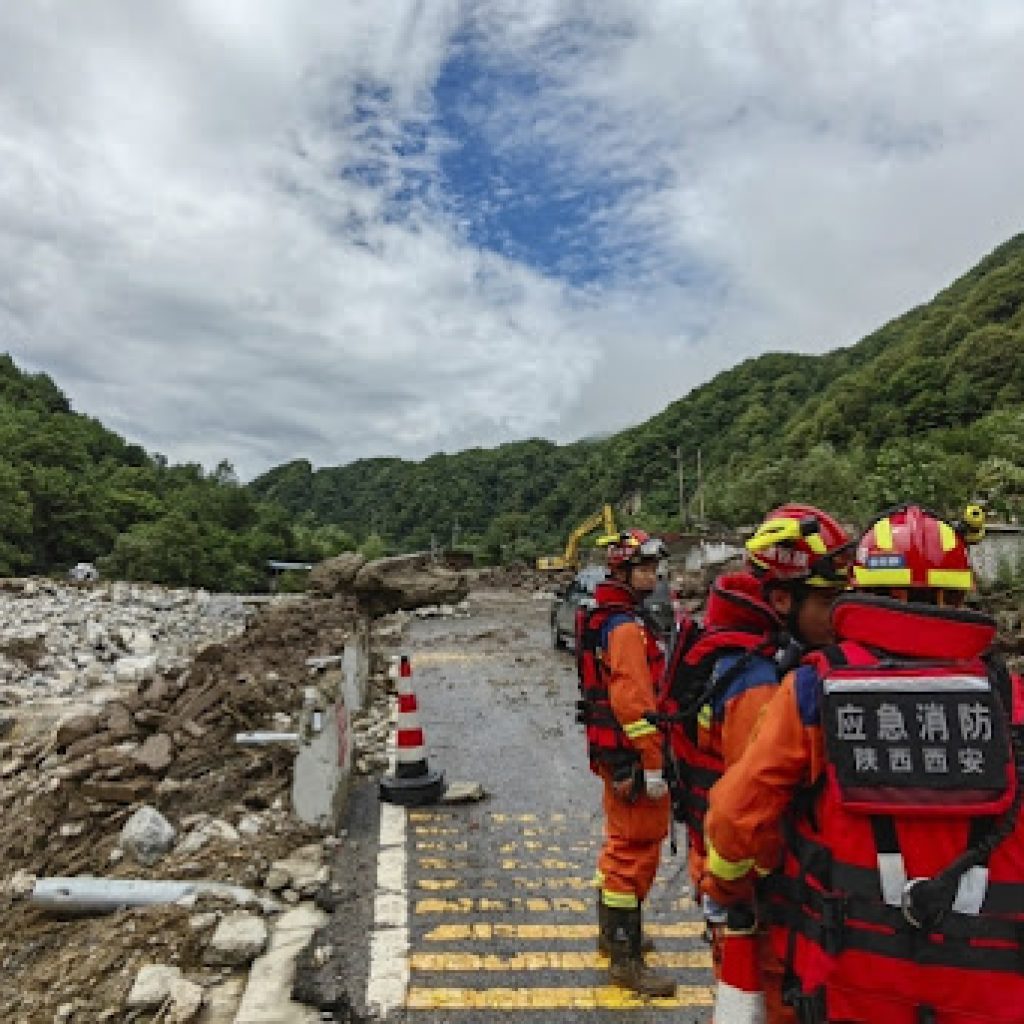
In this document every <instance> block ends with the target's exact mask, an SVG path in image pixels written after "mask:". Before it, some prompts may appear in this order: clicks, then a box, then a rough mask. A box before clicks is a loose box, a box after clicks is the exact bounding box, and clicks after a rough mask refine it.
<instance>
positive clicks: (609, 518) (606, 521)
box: [537, 505, 618, 570]
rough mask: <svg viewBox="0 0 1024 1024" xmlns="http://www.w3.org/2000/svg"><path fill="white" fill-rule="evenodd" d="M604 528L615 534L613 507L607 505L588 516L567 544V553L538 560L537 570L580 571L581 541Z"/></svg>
mask: <svg viewBox="0 0 1024 1024" xmlns="http://www.w3.org/2000/svg"><path fill="white" fill-rule="evenodd" d="M599 526H603V527H604V532H605V534H615V533H618V530H617V529H616V528H615V513H614V512H613V511H612V507H611V505H605V506H604V508H603V509H602V510H601V511H600V512H595V513H594V514H593V515H592V516H587V518H586V519H584V520H583V522H582V523H580V524H579V525H578V526H577V527H575V528H574V529H573V531H572V533H570V534H569V539H568V540H567V541H566V543H565V551H564V552H562V554H560V555H542V556H541V557H540V558H538V559H537V568H538V569H544V570H559V569H578V568H579V567H580V541H581V540H583V538H584V537H586V535H587V534H588V533H590V532H591V531H592V530H596V529H597V528H598V527H599Z"/></svg>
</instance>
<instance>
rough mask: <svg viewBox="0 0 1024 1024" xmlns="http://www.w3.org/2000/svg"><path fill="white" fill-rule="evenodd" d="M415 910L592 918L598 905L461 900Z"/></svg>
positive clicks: (566, 900)
mask: <svg viewBox="0 0 1024 1024" xmlns="http://www.w3.org/2000/svg"><path fill="white" fill-rule="evenodd" d="M414 909H415V912H416V913H417V914H474V913H482V914H494V913H501V912H504V911H510V910H511V911H523V910H525V911H529V912H530V913H531V914H544V913H548V912H549V911H552V910H561V911H565V912H567V913H570V914H589V913H592V912H593V910H594V901H593V900H580V899H573V898H572V897H570V896H555V897H553V898H552V899H546V898H545V897H543V896H528V897H526V899H521V898H519V897H515V896H514V897H512V898H511V899H504V900H495V899H489V898H487V897H486V896H481V897H478V898H473V897H470V896H460V897H458V898H457V899H423V900H417V901H416V906H415V908H414Z"/></svg>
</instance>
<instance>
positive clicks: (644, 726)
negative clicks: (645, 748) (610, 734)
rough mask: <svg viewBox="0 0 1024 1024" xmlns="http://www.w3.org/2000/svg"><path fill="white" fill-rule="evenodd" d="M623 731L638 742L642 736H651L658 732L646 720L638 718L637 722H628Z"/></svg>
mask: <svg viewBox="0 0 1024 1024" xmlns="http://www.w3.org/2000/svg"><path fill="white" fill-rule="evenodd" d="M622 731H623V732H624V733H625V734H626V735H627V736H628V737H629V738H630V739H631V740H638V739H640V737H641V736H650V735H652V734H653V733H656V732H657V731H658V729H657V727H656V726H653V725H651V723H650V722H648V721H647V719H646V718H638V719H637V720H636V721H635V722H627V723H626V724H625V725H624V726H623V727H622Z"/></svg>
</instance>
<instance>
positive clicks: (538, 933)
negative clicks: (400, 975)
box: [424, 921, 704, 942]
mask: <svg viewBox="0 0 1024 1024" xmlns="http://www.w3.org/2000/svg"><path fill="white" fill-rule="evenodd" d="M644 930H645V931H647V932H648V933H649V934H650V935H651V936H653V937H654V938H656V939H657V938H662V939H694V938H699V937H700V936H701V935H703V934H704V922H703V921H679V922H677V923H676V924H656V923H651V924H646V925H644ZM596 937H597V925H596V924H491V923H488V922H476V923H474V924H439V925H437V927H435V928H432V929H431V930H430V931H429V932H427V934H426V935H425V936H424V938H425V939H426V941H427V942H460V941H463V940H466V939H594V938H596Z"/></svg>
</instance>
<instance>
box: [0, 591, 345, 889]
mask: <svg viewBox="0 0 1024 1024" xmlns="http://www.w3.org/2000/svg"><path fill="white" fill-rule="evenodd" d="M353 615H354V610H353V605H352V602H351V601H347V600H345V599H343V598H334V599H332V600H330V601H317V602H302V603H299V604H291V605H283V606H280V607H273V606H272V607H270V608H269V609H267V610H266V611H265V612H263V613H261V614H260V615H259V616H258V617H257V618H256V619H255V620H254V622H253V624H252V626H251V627H250V629H249V630H247V631H246V632H245V633H243V634H242V635H241V636H239V637H237V638H235V639H234V640H230V641H227V642H224V643H215V644H209V645H207V646H206V647H205V648H204V649H203V650H201V651H200V652H199V654H198V655H197V656H196V657H195V659H194V661H193V662H192V664H191V666H190V667H189V668H188V669H187V670H185V671H183V672H181V673H180V674H178V675H176V676H160V677H157V678H156V679H153V680H150V681H148V682H143V683H139V684H137V685H136V686H135V687H133V688H132V689H131V690H130V691H128V692H126V693H124V694H123V695H122V696H120V697H119V698H118V699H117V700H114V701H111V702H109V703H108V704H106V705H105V706H103V707H102V708H99V709H96V710H94V711H89V712H86V713H83V714H78V715H75V716H74V717H72V718H70V719H68V720H65V721H64V722H62V723H61V724H60V725H59V727H58V728H57V729H56V730H55V731H54V732H53V733H52V734H50V735H48V736H44V737H41V738H38V739H33V740H28V741H23V742H18V741H0V780H3V783H4V785H3V788H2V790H0V863H4V864H6V865H9V867H10V869H11V870H13V869H15V868H18V867H26V868H30V869H32V870H34V871H36V873H47V874H73V873H76V872H97V871H101V870H102V869H103V868H104V867H105V866H106V864H107V862H108V858H109V856H110V853H111V850H112V848H113V845H114V842H113V840H114V836H113V831H114V830H117V829H119V828H120V827H121V825H122V824H123V823H124V821H125V820H127V818H128V817H129V816H130V814H131V813H133V811H134V810H135V809H137V808H138V806H139V805H140V804H142V803H145V802H148V803H153V804H155V805H156V806H157V807H158V809H159V810H160V811H161V812H162V813H164V814H165V815H167V816H168V817H173V816H174V815H175V814H194V813H195V811H196V810H197V809H198V808H200V807H201V808H203V809H204V810H205V811H206V812H208V813H210V814H211V815H214V816H221V813H222V812H223V811H224V810H226V809H228V808H235V809H237V810H236V814H244V813H246V812H251V811H261V810H265V809H267V808H269V807H272V806H273V805H274V804H275V802H276V801H284V803H283V804H282V806H286V805H287V797H288V790H289V787H290V784H291V766H292V759H293V751H291V750H289V749H287V748H282V747H281V746H280V745H276V746H260V747H239V746H237V745H236V744H235V740H234V737H235V734H236V733H237V732H244V731H249V730H259V729H267V728H276V729H287V728H290V727H291V726H292V724H293V717H292V716H293V714H294V712H295V711H296V710H297V709H298V707H299V705H300V703H301V699H302V698H301V691H302V687H303V686H304V685H306V684H307V683H308V681H309V679H308V676H307V672H308V669H307V668H306V665H305V661H306V659H307V658H311V657H322V656H325V655H327V654H332V653H335V652H337V651H339V650H340V649H341V648H342V647H343V645H344V641H345V637H346V636H347V633H348V630H349V628H350V627H351V623H352V619H353Z"/></svg>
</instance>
